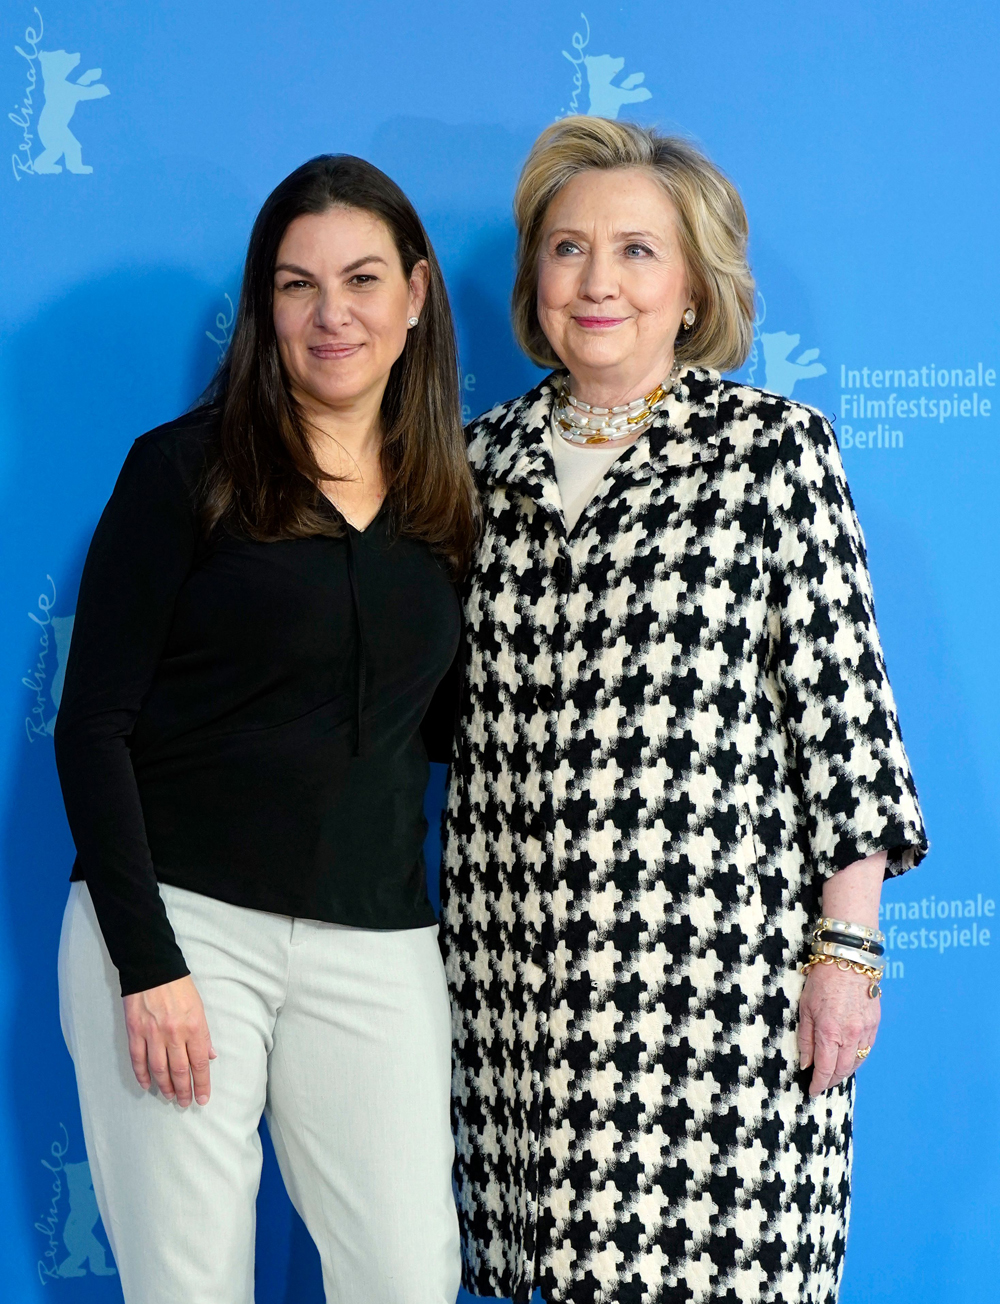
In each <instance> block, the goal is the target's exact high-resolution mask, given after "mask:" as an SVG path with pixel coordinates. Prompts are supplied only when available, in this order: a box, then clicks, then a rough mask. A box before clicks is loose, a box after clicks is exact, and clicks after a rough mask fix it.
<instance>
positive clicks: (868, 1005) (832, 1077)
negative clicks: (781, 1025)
mask: <svg viewBox="0 0 1000 1304" xmlns="http://www.w3.org/2000/svg"><path fill="white" fill-rule="evenodd" d="M870 985H871V984H870V982H869V980H868V979H867V978H865V977H864V976H863V975H862V974H859V973H854V972H853V970H850V969H848V970H846V971H845V970H843V969H838V968H837V966H836V965H826V964H817V965H814V966H813V968H812V969H810V970H809V974H808V976H807V978H806V985H805V987H804V988H803V989H802V999H801V1000H800V1002H799V1065H800V1067H801V1068H803V1069H807V1068H808V1067H809V1066H810V1065H812V1066H813V1075H812V1081H811V1082H810V1083H809V1094H810V1096H818V1095H819V1094H820V1092H822V1091H827V1090H829V1088H830V1087H835V1086H836V1085H837V1084H838V1082H843V1081H844V1079H845V1078H849V1077H850V1076H851V1074H852V1073H853V1072H854V1070H855V1069H856V1068H857V1067H858V1065H859V1064H860V1063H861V1062H862V1059H859V1058H858V1051H859V1050H864V1049H865V1047H868V1048H871V1047H872V1046H874V1045H875V1038H876V1036H877V1035H878V1025H879V1019H880V1018H881V1015H882V1001H881V998H880V997H875V998H874V999H873V998H872V997H871V996H869V995H868V988H869V987H870ZM862 1058H867V1056H864V1057H862Z"/></svg>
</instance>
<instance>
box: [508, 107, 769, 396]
mask: <svg viewBox="0 0 1000 1304" xmlns="http://www.w3.org/2000/svg"><path fill="white" fill-rule="evenodd" d="M612 168H645V169H647V170H648V171H649V172H651V173H652V174H653V176H654V177H655V178H656V180H657V181H659V183H660V185H661V186H662V187H663V189H664V191H665V192H666V194H667V196H668V197H669V198H670V200H671V202H672V203H673V206H674V208H675V210H676V212H677V219H678V221H677V229H678V233H679V236H680V243H681V252H682V254H683V257H684V263H685V266H686V267H687V270H688V275H689V276H690V278H691V291H692V295H693V297H694V301H695V305H696V309H697V317H696V319H695V324H694V326H692V327H691V329H690V330H685V329H684V328H683V327H682V328H681V330H680V331H679V332H678V335H677V341H676V344H675V346H674V356H675V358H676V360H677V361H678V362H682V363H688V364H693V365H697V366H702V367H714V368H715V369H716V370H718V371H735V370H736V369H737V368H738V367H740V366H742V365H743V363H744V362H745V361H746V358H747V355H748V353H749V352H750V346H751V344H752V342H753V321H754V282H753V275H752V274H751V271H750V267H749V265H748V263H747V215H746V211H745V209H744V208H743V201H742V200H741V199H740V197H739V194H738V193H737V191H736V187H735V186H734V185H733V184H732V182H731V181H730V180H729V179H728V178H727V177H725V176H724V175H723V174H722V173H721V172H720V171H719V169H718V168H717V167H716V166H715V165H714V164H713V163H710V162H709V161H708V159H707V158H706V157H705V156H704V154H701V153H699V152H698V150H696V149H694V148H693V147H692V146H691V145H689V144H688V143H687V142H686V141H683V140H680V139H678V138H677V137H676V136H660V135H658V134H657V133H656V132H655V131H652V130H650V129H649V128H646V127H640V126H637V125H636V124H635V123H634V122H613V121H612V120H611V119H609V118H590V117H583V116H580V115H578V116H573V117H569V118H563V119H561V120H560V121H559V122H555V123H553V124H552V126H551V127H546V129H545V130H544V131H543V132H542V134H541V135H540V136H539V137H538V139H537V140H536V141H535V143H534V145H533V146H532V148H531V153H530V154H529V155H528V158H527V161H526V163H525V165H524V168H523V169H522V171H521V177H520V180H519V181H518V183H517V190H516V192H515V194H514V221H515V222H516V224H517V233H518V247H517V275H516V277H515V280H514V291H513V295H512V315H513V322H514V334H515V335H516V337H517V342H518V344H520V346H521V348H522V349H523V350H524V351H525V353H526V354H527V355H528V357H529V358H531V360H532V362H535V363H537V365H538V366H540V367H557V368H558V367H562V365H563V364H562V362H560V360H559V359H558V358H557V357H556V355H555V354H554V353H553V351H552V345H551V344H550V343H549V341H548V340H547V339H546V337H545V335H544V333H543V331H542V327H541V324H540V323H539V320H538V257H539V253H540V251H541V243H542V235H543V232H544V227H545V214H546V213H547V212H548V209H549V205H550V204H551V203H552V201H553V199H555V197H556V195H558V193H559V192H560V190H562V188H563V186H565V185H566V183H567V182H568V181H571V180H572V179H573V177H575V176H578V175H579V174H580V173H581V172H587V171H590V170H591V169H602V170H610V169H612Z"/></svg>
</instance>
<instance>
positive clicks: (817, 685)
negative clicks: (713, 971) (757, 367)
mask: <svg viewBox="0 0 1000 1304" xmlns="http://www.w3.org/2000/svg"><path fill="white" fill-rule="evenodd" d="M768 507H769V514H768V516H769V519H768V524H767V527H766V530H765V548H764V552H765V564H766V566H767V567H768V569H769V575H770V609H769V631H770V649H771V672H772V676H773V679H772V682H773V683H774V685H775V689H776V692H777V696H778V701H779V703H780V708H781V712H782V719H783V724H784V727H785V731H786V734H787V736H788V738H789V739H790V741H791V744H792V750H793V753H794V758H795V760H794V763H795V770H796V773H797V776H798V781H799V788H800V791H801V794H802V819H803V821H804V824H805V829H804V832H805V835H806V841H807V843H808V846H809V849H810V851H811V858H812V862H813V865H814V866H815V867H816V870H817V872H819V873H820V874H823V875H829V874H833V873H835V872H836V871H837V870H840V869H844V868H845V867H846V866H847V865H850V864H853V862H854V861H856V860H861V859H863V858H864V857H866V856H871V855H874V854H875V853H876V852H879V851H888V853H889V856H888V863H887V868H886V872H887V874H898V873H901V872H902V871H904V870H906V869H911V868H912V867H913V866H914V865H916V864H919V862H920V861H921V860H922V859H923V857H924V855H925V854H926V852H927V845H928V844H927V834H926V832H925V830H924V823H923V818H922V816H921V813H920V806H919V803H918V801H917V794H916V789H915V787H914V783H913V776H912V774H911V772H910V764H909V761H908V760H907V757H906V752H905V750H904V748H903V740H902V736H901V733H900V727H899V719H898V717H897V714H896V705H895V702H894V700H893V695H892V689H891V688H890V686H889V678H888V675H887V673H886V667H885V660H884V657H883V655H882V647H881V644H880V642H879V636H878V630H877V628H876V625H875V608H874V603H873V598H872V588H871V580H870V578H869V575H868V562H867V556H866V552H865V543H864V537H863V535H862V533H861V526H860V525H859V523H858V519H857V516H856V514H855V511H854V504H853V502H852V501H851V494H850V490H849V489H848V486H847V480H846V477H845V475H844V468H843V463H842V462H841V458H840V450H839V448H838V446H837V442H836V439H835V438H834V435H833V431H832V430H831V428H830V426H829V424H828V423H827V422H826V421H825V420H824V419H823V418H822V417H820V416H819V415H818V414H815V413H813V412H811V411H809V410H808V409H802V408H799V409H793V415H792V418H791V420H790V422H789V424H788V426H787V428H786V430H785V433H784V435H783V437H782V441H781V445H780V447H779V450H778V457H777V461H776V464H775V467H774V470H773V473H772V476H771V480H770V486H769V494H768Z"/></svg>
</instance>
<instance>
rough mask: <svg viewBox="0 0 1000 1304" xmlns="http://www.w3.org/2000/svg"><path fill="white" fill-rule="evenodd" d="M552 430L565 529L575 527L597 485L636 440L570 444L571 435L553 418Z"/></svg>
mask: <svg viewBox="0 0 1000 1304" xmlns="http://www.w3.org/2000/svg"><path fill="white" fill-rule="evenodd" d="M551 431H552V460H553V461H554V462H555V464H556V480H557V481H558V483H559V493H560V495H561V497H562V504H563V516H564V517H565V518H566V529H567V530H572V529H573V527H574V526H575V525H576V523H577V521H578V520H579V519H580V517H581V516H582V515H583V510H584V508H585V507H586V506H587V504H588V503H589V502H590V500H591V498H593V496H594V494H595V493H596V492H597V486H598V485H599V484H600V483H601V481H602V480H603V479H604V477H605V475H606V474H607V473H608V471H610V470H611V468H612V466H614V464H615V462H617V461H618V459H619V458H620V457H621V455H622V453H624V452H625V450H626V449H628V448H631V447H632V445H633V444H634V443H635V440H634V439H630V440H629V441H628V443H626V444H613V445H612V446H611V447H610V448H609V447H608V446H607V444H595V445H591V446H588V445H587V444H571V443H570V442H569V440H568V439H563V437H562V435H561V434H560V433H559V429H558V427H557V426H556V424H555V422H554V421H553V423H552V427H551Z"/></svg>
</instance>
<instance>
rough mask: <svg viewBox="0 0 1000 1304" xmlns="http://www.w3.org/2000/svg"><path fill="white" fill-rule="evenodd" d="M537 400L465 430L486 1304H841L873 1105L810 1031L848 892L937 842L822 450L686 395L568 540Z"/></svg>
mask: <svg viewBox="0 0 1000 1304" xmlns="http://www.w3.org/2000/svg"><path fill="white" fill-rule="evenodd" d="M552 397H553V387H552V383H551V380H548V381H544V382H542V384H541V385H540V386H538V387H537V388H536V389H534V390H532V391H531V392H530V393H528V394H526V395H525V396H523V397H522V398H519V399H516V400H514V401H513V402H510V403H507V404H504V405H503V406H501V407H498V408H495V409H494V410H493V411H492V412H489V413H487V414H486V415H485V416H484V417H482V418H480V419H479V420H478V421H477V422H475V423H474V424H473V426H472V429H471V435H472V439H471V445H470V455H471V458H472V462H473V465H474V467H475V470H476V473H477V476H478V479H479V482H480V486H481V490H482V494H483V502H484V508H485V532H484V536H483V539H482V543H481V546H480V548H479V553H478V559H477V561H476V564H475V568H474V571H473V573H472V575H471V577H470V580H469V584H468V591H467V598H466V618H467V643H468V645H467V652H466V655H467V661H466V671H465V676H464V702H463V711H462V720H461V722H460V727H459V740H458V745H457V749H456V753H455V758H454V763H453V767H452V778H451V786H450V790H449V797H448V806H447V812H446V819H445V849H444V870H443V872H444V881H443V929H442V937H443V944H444V949H445V956H446V963H447V971H448V976H449V980H450V984H451V991H452V995H453V1000H454V1007H455V1079H454V1102H455V1103H454V1111H455V1126H456V1136H457V1150H458V1158H457V1161H456V1173H457V1182H458V1191H459V1202H460V1208H461V1213H462V1221H463V1231H464V1236H463V1239H464V1251H465V1282H466V1285H467V1286H468V1287H469V1289H470V1290H472V1291H474V1292H475V1293H477V1294H482V1295H507V1296H513V1297H514V1299H515V1300H527V1299H528V1298H529V1296H530V1294H531V1291H532V1289H533V1288H534V1287H535V1286H540V1287H541V1290H542V1294H543V1296H544V1298H545V1299H546V1300H547V1301H549V1302H550V1304H555V1302H556V1301H562V1300H568V1301H579V1302H580V1304H583V1302H584V1301H587V1302H588V1304H589V1302H590V1301H597V1300H600V1301H609V1302H610V1301H614V1302H615V1304H639V1301H643V1302H644V1304H645V1302H648V1304H652V1302H653V1301H662V1302H664V1304H665V1302H666V1301H670V1302H671V1304H673V1302H674V1301H697V1302H704V1304H707V1302H708V1301H712V1302H713V1304H722V1302H725V1304H756V1302H757V1301H761V1302H763V1301H771V1302H775V1304H777V1302H779V1301H780V1302H781V1304H793V1302H794V1304H799V1301H810V1302H811V1304H820V1302H822V1304H826V1302H827V1301H833V1300H835V1298H836V1295H837V1289H838V1285H839V1280H840V1273H841V1265H842V1259H843V1252H844V1241H845V1235H846V1226H847V1217H848V1206H849V1196H850V1164H851V1113H852V1103H853V1084H852V1082H848V1083H846V1084H844V1085H842V1086H840V1087H838V1088H836V1089H834V1090H833V1091H831V1092H828V1093H827V1094H825V1095H823V1096H821V1097H819V1098H818V1099H817V1100H815V1101H811V1100H810V1099H809V1098H808V1096H807V1094H806V1092H805V1089H804V1088H805V1083H806V1081H807V1076H808V1075H803V1074H801V1073H800V1072H799V1071H798V1068H797V1053H796V1041H795V1029H796V1021H797V1005H798V1000H799V995H800V992H801V989H802V983H803V979H802V977H801V975H800V973H799V971H798V969H797V966H798V965H799V964H800V963H801V961H802V959H803V958H804V954H803V952H804V945H805V938H806V934H807V928H808V926H809V924H810V922H811V921H812V920H813V919H814V918H815V917H816V915H817V913H818V910H819V905H820V892H821V888H822V882H823V879H824V877H825V876H826V875H828V874H830V873H832V872H834V871H835V870H837V869H840V868H842V867H844V866H845V865H848V864H850V863H851V862H853V861H855V860H858V859H860V858H862V857H864V856H867V855H870V854H872V853H874V852H876V851H879V850H881V849H883V848H889V849H890V871H891V872H899V871H900V870H901V869H904V868H908V867H909V866H911V865H912V864H914V863H916V861H917V860H919V859H920V857H921V856H922V855H923V853H924V851H925V850H926V838H925V834H924V829H923V824H922V820H921V815H920V811H919V808H918V804H917V798H916V794H915V791H914V786H913V782H912V779H911V775H910V769H909V765H908V763H907V759H906V755H905V752H904V750H903V745H902V742H901V739H900V733H899V726H898V722H897V718H896V711H895V707H894V704H893V700H892V695H891V691H890V688H889V683H888V680H887V678H886V672H885V666H884V663H883V659H882V652H881V649H880V646H879V641H878V635H877V632H876V629H875V620H874V614H873V608H872V596H871V589H870V583H869V579H868V573H867V569H866V561H865V551H864V543H863V540H862V536H861V531H860V529H859V527H858V524H857V520H856V518H855V515H854V510H853V506H852V503H851V499H850V495H849V492H848V489H847V484H846V482H845V479H844V473H843V469H842V466H841V462H840V457H839V453H838V450H837V446H836V442H835V440H834V438H833V435H832V432H831V430H830V427H829V426H828V425H827V423H826V422H825V421H824V420H823V419H822V417H821V416H820V415H819V414H817V413H816V412H814V411H812V410H811V409H809V408H806V407H802V406H800V405H798V404H795V403H791V402H789V401H787V400H785V399H783V398H780V397H777V396H775V395H773V394H767V393H764V392H762V391H760V390H756V389H751V388H748V387H746V386H741V385H737V384H732V383H729V382H725V381H721V380H720V378H719V376H718V375H717V374H716V373H714V372H711V371H707V370H702V369H698V368H689V369H688V370H686V371H685V372H683V373H682V374H681V377H680V379H679V381H678V383H677V385H676V386H675V388H674V391H673V393H672V394H671V396H670V398H669V399H668V402H667V404H666V406H665V408H664V409H663V411H662V413H661V414H660V416H659V417H658V418H657V420H656V423H655V425H654V426H653V427H652V429H651V430H650V431H649V432H648V433H647V434H646V435H644V436H642V437H641V438H640V439H639V440H638V442H637V443H636V444H635V445H634V446H633V447H632V448H631V449H630V450H629V451H627V452H626V453H625V454H623V455H622V457H621V458H620V460H619V461H618V462H617V463H616V464H615V466H614V467H613V468H612V469H611V471H610V472H609V473H608V475H607V476H606V477H605V479H604V481H602V483H601V486H600V487H599V489H598V491H597V494H596V496H595V497H594V499H593V500H592V501H591V503H590V505H589V506H588V507H587V508H586V510H585V511H584V513H583V515H582V516H581V518H580V520H579V521H578V522H577V525H576V527H575V529H574V530H573V531H572V533H570V534H567V531H566V528H565V524H564V521H563V517H562V511H561V505H560V498H559V491H558V487H557V485H556V481H555V475H554V468H553V463H552V456H551V444H550V434H549V422H550V415H551V407H552Z"/></svg>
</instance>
